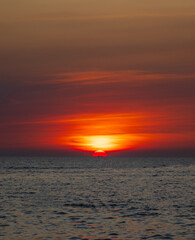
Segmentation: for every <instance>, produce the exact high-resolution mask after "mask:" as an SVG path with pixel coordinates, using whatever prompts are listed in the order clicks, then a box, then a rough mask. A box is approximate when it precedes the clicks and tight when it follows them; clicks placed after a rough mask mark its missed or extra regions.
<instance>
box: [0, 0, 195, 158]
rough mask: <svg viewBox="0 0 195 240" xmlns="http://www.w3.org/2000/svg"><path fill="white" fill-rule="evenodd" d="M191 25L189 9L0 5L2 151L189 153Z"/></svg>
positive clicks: (139, 4)
mask: <svg viewBox="0 0 195 240" xmlns="http://www.w3.org/2000/svg"><path fill="white" fill-rule="evenodd" d="M194 26H195V1H194V0H185V1H184V0H169V1H168V0H164V1H157V0H148V1H145V0H140V1H139V0H137V1H135V0H120V1H119V0H104V1H102V0H55V1H54V0H28V1H26V0H17V1H16V0H0V32H1V37H0V136H1V138H0V149H1V152H3V151H4V152H7V153H9V152H10V151H11V150H14V149H21V150H25V149H31V150H34V151H40V150H41V149H54V150H56V149H60V150H62V151H64V152H66V151H74V150H84V151H95V150H98V148H104V150H107V151H113V150H114V151H115V150H129V152H131V151H133V150H135V149H136V150H140V151H142V150H145V149H148V150H150V151H151V152H152V151H156V150H159V152H160V151H161V153H162V152H163V151H166V152H168V151H171V150H174V151H177V150H178V151H179V150H185V151H186V150H189V151H191V150H192V149H194V147H195V110H194V109H195V27H194ZM129 152H128V154H129ZM123 154H125V153H123V152H121V155H123Z"/></svg>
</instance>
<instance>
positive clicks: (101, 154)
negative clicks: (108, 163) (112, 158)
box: [93, 150, 107, 157]
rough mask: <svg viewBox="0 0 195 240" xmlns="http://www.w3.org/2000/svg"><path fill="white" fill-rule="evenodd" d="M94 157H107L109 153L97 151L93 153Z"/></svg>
mask: <svg viewBox="0 0 195 240" xmlns="http://www.w3.org/2000/svg"><path fill="white" fill-rule="evenodd" d="M93 157H107V153H106V152H105V151H103V150H97V151H95V152H94V153H93Z"/></svg>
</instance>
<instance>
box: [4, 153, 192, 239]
mask: <svg viewBox="0 0 195 240" xmlns="http://www.w3.org/2000/svg"><path fill="white" fill-rule="evenodd" d="M194 164H195V161H194V159H192V158H109V157H108V158H54V157H53V158H51V157H50V158H38V157H37V158H29V157H28V158H26V157H23V158H17V157H12V158H8V157H7V158H5V157H3V158H0V194H1V195H0V239H1V240H5V239H6V240H12V239H13V240H15V239H17V240H27V239H34V240H43V239H44V240H48V239H57V240H58V239H63V240H69V239H70V240H77V239H79V240H84V239H85V240H87V239H88V240H89V239H90V240H98V239H104V240H108V239H121V240H126V239H176V240H181V239H185V240H186V239H188V240H191V239H195V232H194V230H195V212H194V210H195V201H194V196H195V194H194V192H195V185H194V184H195V182H194V180H195V178H194V176H195V165H194Z"/></svg>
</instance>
